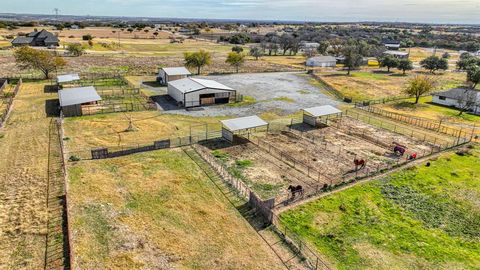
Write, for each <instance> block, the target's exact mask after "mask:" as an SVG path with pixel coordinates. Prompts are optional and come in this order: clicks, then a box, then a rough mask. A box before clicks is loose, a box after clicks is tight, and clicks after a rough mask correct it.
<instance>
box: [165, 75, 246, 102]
mask: <svg viewBox="0 0 480 270" xmlns="http://www.w3.org/2000/svg"><path fill="white" fill-rule="evenodd" d="M236 93H237V91H235V90H234V89H232V88H230V87H228V86H225V85H223V84H221V83H219V82H216V81H212V80H204V79H196V78H185V79H181V80H176V81H172V82H169V83H168V95H169V96H170V97H172V98H173V99H174V100H175V101H176V102H177V104H178V105H180V106H183V107H185V108H189V107H196V106H203V105H212V104H222V103H223V104H225V103H229V102H233V101H235V99H236Z"/></svg>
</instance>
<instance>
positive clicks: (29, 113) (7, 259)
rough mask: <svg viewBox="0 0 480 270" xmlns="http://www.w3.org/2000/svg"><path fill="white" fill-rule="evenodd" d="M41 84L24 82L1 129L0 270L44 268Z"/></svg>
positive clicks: (44, 152)
mask: <svg viewBox="0 0 480 270" xmlns="http://www.w3.org/2000/svg"><path fill="white" fill-rule="evenodd" d="M55 98H56V95H55V94H45V93H44V91H43V84H33V83H25V84H23V85H22V87H21V89H20V91H19V94H18V96H17V97H16V98H15V101H14V103H13V109H12V112H11V114H10V117H9V119H8V120H7V123H6V125H5V127H4V128H3V129H2V130H0V134H1V135H0V153H1V155H0V250H1V251H0V268H1V269H39V268H43V261H44V256H45V254H44V252H45V234H46V229H47V228H46V226H47V225H46V222H47V211H46V187H47V184H46V177H47V162H48V153H47V152H48V127H49V122H50V118H48V117H47V115H46V110H45V104H46V100H48V99H55Z"/></svg>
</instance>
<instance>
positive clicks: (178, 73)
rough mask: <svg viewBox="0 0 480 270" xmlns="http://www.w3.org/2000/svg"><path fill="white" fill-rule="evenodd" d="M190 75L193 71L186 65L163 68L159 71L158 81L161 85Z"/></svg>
mask: <svg viewBox="0 0 480 270" xmlns="http://www.w3.org/2000/svg"><path fill="white" fill-rule="evenodd" d="M190 75H192V73H190V71H189V70H188V69H186V68H184V67H170V68H161V69H160V70H159V71H158V75H157V82H159V83H160V84H161V85H168V83H169V82H172V81H175V80H181V79H185V78H187V77H188V76H190Z"/></svg>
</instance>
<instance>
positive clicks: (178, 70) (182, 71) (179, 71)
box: [162, 67, 192, 76]
mask: <svg viewBox="0 0 480 270" xmlns="http://www.w3.org/2000/svg"><path fill="white" fill-rule="evenodd" d="M162 70H163V71H164V72H165V74H167V75H169V76H177V75H191V74H192V73H190V71H189V70H188V69H186V68H185V67H170V68H162Z"/></svg>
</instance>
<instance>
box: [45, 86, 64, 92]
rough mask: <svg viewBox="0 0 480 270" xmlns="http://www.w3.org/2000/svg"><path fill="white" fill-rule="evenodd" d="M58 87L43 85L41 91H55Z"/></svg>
mask: <svg viewBox="0 0 480 270" xmlns="http://www.w3.org/2000/svg"><path fill="white" fill-rule="evenodd" d="M58 90H60V88H59V87H58V86H57V85H55V84H54V85H45V87H43V92H44V93H57V92H58Z"/></svg>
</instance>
